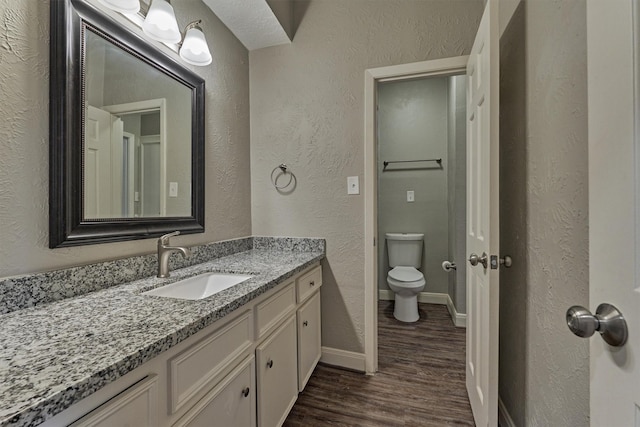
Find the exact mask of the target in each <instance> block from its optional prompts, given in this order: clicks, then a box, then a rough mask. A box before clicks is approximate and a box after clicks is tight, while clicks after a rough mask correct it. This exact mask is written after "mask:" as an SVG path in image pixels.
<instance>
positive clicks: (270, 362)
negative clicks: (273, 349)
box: [267, 360, 273, 368]
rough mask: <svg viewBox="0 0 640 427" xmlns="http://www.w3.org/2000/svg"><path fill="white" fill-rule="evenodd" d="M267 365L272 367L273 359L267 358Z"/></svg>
mask: <svg viewBox="0 0 640 427" xmlns="http://www.w3.org/2000/svg"><path fill="white" fill-rule="evenodd" d="M267 367H268V368H273V360H269V361H268V362H267Z"/></svg>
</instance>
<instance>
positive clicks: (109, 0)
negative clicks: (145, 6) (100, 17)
mask: <svg viewBox="0 0 640 427" xmlns="http://www.w3.org/2000/svg"><path fill="white" fill-rule="evenodd" d="M98 1H99V2H100V3H102V4H103V5H105V6H107V7H108V8H109V9H113V10H115V11H116V12H120V13H138V12H139V11H140V1H139V0H98Z"/></svg>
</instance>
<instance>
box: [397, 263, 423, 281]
mask: <svg viewBox="0 0 640 427" xmlns="http://www.w3.org/2000/svg"><path fill="white" fill-rule="evenodd" d="M389 278H390V279H393V280H395V281H397V282H417V281H418V280H424V276H423V275H422V273H420V272H419V271H418V270H416V269H415V268H414V267H405V266H398V267H394V268H393V269H392V270H391V271H389Z"/></svg>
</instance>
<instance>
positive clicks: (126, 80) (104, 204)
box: [83, 28, 192, 220]
mask: <svg viewBox="0 0 640 427" xmlns="http://www.w3.org/2000/svg"><path fill="white" fill-rule="evenodd" d="M191 102H192V99H191V89H189V88H188V87H186V86H185V85H183V84H182V83H181V82H179V81H176V80H175V79H173V78H171V77H170V76H168V75H167V74H165V73H163V72H161V71H159V70H158V69H157V68H155V67H153V66H151V65H150V64H148V63H146V62H143V61H140V60H139V59H138V58H137V57H135V56H134V55H132V54H131V53H129V52H127V51H125V50H123V49H121V48H120V47H119V46H116V45H114V44H113V43H112V42H111V41H109V40H106V39H105V38H103V37H102V36H100V35H99V34H96V33H95V32H93V31H92V30H91V28H87V31H85V129H84V134H85V138H84V147H83V208H84V219H85V220H95V219H103V218H105V219H106V218H139V217H142V218H146V217H167V216H169V217H186V216H190V215H191V154H192V153H191V143H190V142H191V134H192V129H191V113H192V112H191ZM167 117H171V125H170V126H168V124H167Z"/></svg>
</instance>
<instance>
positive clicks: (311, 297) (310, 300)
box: [296, 266, 322, 391]
mask: <svg viewBox="0 0 640 427" xmlns="http://www.w3.org/2000/svg"><path fill="white" fill-rule="evenodd" d="M321 286H322V269H321V267H320V266H317V267H315V268H313V269H311V270H310V271H308V272H307V273H304V274H302V275H301V276H300V277H299V278H298V279H297V280H296V290H297V292H296V294H297V298H298V307H299V308H298V310H297V312H296V318H297V324H298V325H297V326H298V336H297V341H298V390H299V391H302V390H304V387H305V386H306V385H307V381H309V378H310V377H311V374H312V373H313V370H314V369H315V367H316V365H317V364H318V361H319V360H320V356H321V353H322V329H321V320H322V318H321V311H320V287H321Z"/></svg>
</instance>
